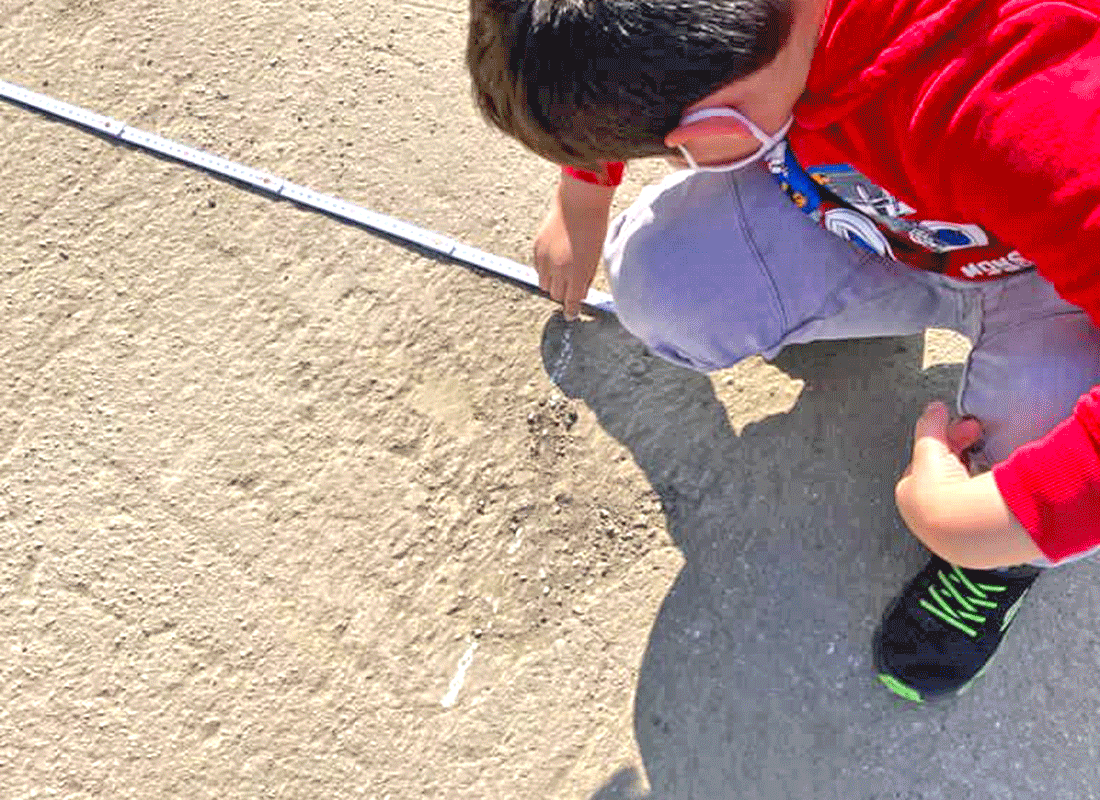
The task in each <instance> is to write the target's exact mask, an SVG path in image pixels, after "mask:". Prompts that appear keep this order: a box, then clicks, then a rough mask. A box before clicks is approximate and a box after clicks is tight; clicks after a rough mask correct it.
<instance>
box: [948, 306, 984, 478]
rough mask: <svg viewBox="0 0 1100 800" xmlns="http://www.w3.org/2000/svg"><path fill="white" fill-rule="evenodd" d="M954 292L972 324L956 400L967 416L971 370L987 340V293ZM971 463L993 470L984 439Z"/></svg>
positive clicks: (974, 453)
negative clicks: (977, 353) (967, 396)
mask: <svg viewBox="0 0 1100 800" xmlns="http://www.w3.org/2000/svg"><path fill="white" fill-rule="evenodd" d="M952 292H953V293H954V294H955V295H956V296H958V297H961V298H962V300H963V303H964V309H963V310H964V312H965V319H966V320H967V322H968V323H970V324H969V325H968V330H967V338H968V339H969V340H970V352H969V353H967V354H966V361H965V363H963V370H962V375H960V376H959V390H958V394H957V396H956V400H955V405H956V406H957V408H958V413H959V414H962V415H966V414H969V413H970V409H969V408H967V407H966V390H967V388H968V387H969V386H970V368H971V365H972V363H973V360H974V354H975V353H976V352H977V351H978V347H979V346H980V345H981V343H982V342H983V340H984V339H985V310H986V293H985V292H984V291H977V292H963V291H961V290H960V289H952ZM971 463H972V465H973V467H974V468H976V469H978V470H979V471H981V472H986V471H988V470H990V469H992V468H993V464H992V463H991V462H990V460H989V456H988V454H987V453H986V452H985V441H984V439H983V440H982V443H981V445H980V446H979V447H977V448H975V449H974V450H973V451H972V452H971ZM972 471H973V469H972Z"/></svg>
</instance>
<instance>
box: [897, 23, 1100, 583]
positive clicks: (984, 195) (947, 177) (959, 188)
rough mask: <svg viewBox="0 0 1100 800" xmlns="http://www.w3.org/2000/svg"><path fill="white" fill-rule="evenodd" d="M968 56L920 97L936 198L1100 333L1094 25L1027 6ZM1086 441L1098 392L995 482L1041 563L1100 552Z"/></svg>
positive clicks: (1098, 40)
mask: <svg viewBox="0 0 1100 800" xmlns="http://www.w3.org/2000/svg"><path fill="white" fill-rule="evenodd" d="M1010 7H1011V6H1010ZM1020 7H1021V6H1019V5H1017V6H1015V8H1017V9H1019V8H1020ZM1002 8H1003V7H1002ZM1002 13H1003V12H1002ZM969 55H970V57H969V58H967V59H964V60H963V61H961V62H960V63H958V64H956V65H955V69H956V72H955V73H954V74H951V73H950V72H949V73H947V75H945V76H944V77H945V78H947V80H945V81H943V82H942V83H941V84H940V85H939V86H938V87H937V88H936V89H935V90H933V91H931V92H929V95H928V96H926V98H925V99H926V101H929V100H930V101H932V102H933V103H934V104H936V105H939V104H940V103H943V105H942V106H940V108H942V109H943V111H942V112H940V113H936V114H933V115H929V117H926V121H930V117H933V116H938V117H939V118H940V120H941V123H940V126H939V128H938V130H936V129H935V126H932V127H929V128H927V129H926V130H925V132H924V136H923V140H924V141H925V143H926V146H927V147H928V148H929V150H932V151H935V152H936V154H937V156H939V158H940V159H941V160H940V163H941V165H943V166H944V167H945V169H944V171H943V172H940V173H939V174H940V175H941V176H943V177H942V180H943V181H944V186H943V190H942V191H943V192H945V193H946V196H950V197H953V198H955V203H956V205H957V206H958V210H959V212H960V218H961V219H970V220H974V221H975V222H977V223H978V224H980V225H981V226H982V227H984V228H986V229H987V230H988V231H989V232H991V233H992V234H993V235H994V236H996V237H997V238H998V239H1000V240H1001V241H1002V242H1007V243H1010V244H1011V245H1012V246H1013V247H1015V248H1017V249H1018V250H1019V251H1020V253H1022V254H1023V255H1024V256H1025V257H1026V258H1028V259H1029V260H1031V261H1033V262H1034V263H1035V264H1036V265H1037V268H1038V270H1039V272H1040V273H1041V274H1042V275H1043V276H1044V277H1046V278H1047V279H1048V280H1049V281H1051V283H1053V284H1054V286H1055V287H1056V288H1057V289H1058V291H1059V293H1060V294H1061V295H1062V297H1064V298H1065V299H1067V300H1069V301H1070V302H1071V303H1074V304H1076V305H1078V306H1080V307H1081V308H1083V309H1084V310H1085V311H1086V312H1087V313H1088V314H1089V316H1090V317H1091V318H1092V320H1093V322H1094V323H1097V324H1100V99H1098V98H1100V70H1098V69H1097V65H1098V64H1100V21H1098V20H1097V18H1096V15H1095V14H1094V13H1092V12H1091V11H1090V10H1088V9H1082V8H1081V7H1074V6H1073V5H1071V4H1068V3H1062V2H1059V3H1037V4H1034V5H1031V6H1025V7H1023V10H1022V11H1018V12H1016V13H1012V14H1009V15H1006V16H1003V17H1002V18H1000V19H995V20H994V21H993V22H992V23H991V25H990V29H989V34H988V37H987V38H986V40H985V41H984V42H983V46H982V47H980V48H975V49H974V50H973V51H971V52H970V54H969ZM948 76H949V77H948ZM951 84H954V85H953V86H951ZM941 92H943V94H941ZM933 98H934V99H933ZM925 108H926V109H927V108H928V106H925ZM944 120H946V122H947V124H946V127H944V126H943V121H944ZM918 125H919V124H918ZM915 127H917V126H915ZM1097 358H1100V353H1098V354H1097ZM1098 442H1100V388H1097V389H1094V390H1093V391H1092V392H1091V393H1090V394H1088V395H1086V396H1085V397H1084V398H1082V399H1081V401H1080V402H1079V403H1078V404H1077V406H1076V409H1075V411H1074V414H1073V416H1072V417H1071V418H1070V419H1068V420H1066V421H1065V422H1063V423H1062V424H1061V425H1059V426H1058V427H1057V428H1055V430H1054V431H1052V432H1051V433H1050V434H1048V435H1047V436H1046V437H1044V438H1043V439H1041V440H1039V441H1038V442H1035V443H1032V444H1030V445H1027V446H1026V447H1023V448H1021V449H1020V450H1018V451H1017V452H1016V453H1014V454H1013V455H1012V456H1011V457H1010V458H1009V459H1008V460H1007V461H1005V462H1004V463H1003V464H1000V465H999V466H998V467H997V468H996V469H995V471H994V476H995V479H996V481H997V485H998V487H999V488H1000V490H1001V493H1002V495H1003V496H1004V498H1005V500H1006V502H1007V503H1008V506H1009V508H1010V509H1011V510H1012V512H1013V514H1015V515H1016V517H1017V518H1018V519H1019V520H1020V522H1021V523H1022V524H1023V525H1024V527H1025V528H1026V529H1027V530H1028V532H1029V533H1030V534H1031V536H1032V538H1033V539H1034V540H1035V543H1036V545H1037V546H1038V547H1039V549H1040V550H1042V551H1043V552H1044V553H1045V554H1046V555H1047V557H1048V558H1050V559H1051V560H1052V561H1057V560H1060V559H1064V558H1066V557H1068V556H1071V555H1074V554H1077V553H1081V552H1083V551H1085V550H1088V549H1090V548H1092V547H1094V546H1096V545H1098V544H1100V445H1098Z"/></svg>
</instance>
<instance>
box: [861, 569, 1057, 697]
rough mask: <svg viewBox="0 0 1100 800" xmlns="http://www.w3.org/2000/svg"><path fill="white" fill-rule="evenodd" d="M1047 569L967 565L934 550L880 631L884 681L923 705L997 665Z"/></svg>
mask: <svg viewBox="0 0 1100 800" xmlns="http://www.w3.org/2000/svg"><path fill="white" fill-rule="evenodd" d="M1040 572H1042V569H1040V568H1039V567H1031V566H1022V567H1013V568H1012V569H1009V570H1004V571H1000V570H992V571H989V570H980V569H961V568H960V567H956V566H953V565H951V564H949V563H948V562H946V561H944V560H943V559H942V558H939V557H938V556H933V557H932V560H931V561H929V562H928V565H927V566H925V568H924V569H922V570H921V571H920V572H919V573H917V576H916V577H915V578H913V580H911V581H910V582H909V584H908V585H907V586H906V587H905V588H904V589H903V590H902V592H901V594H900V595H898V596H897V597H896V598H895V599H894V600H893V602H891V603H890V605H889V606H888V607H887V608H886V612H885V613H884V614H883V616H882V624H881V625H880V626H879V629H878V630H877V631H875V637H874V645H873V646H874V655H875V669H876V670H877V671H878V679H879V680H880V681H882V683H883V684H884V685H885V686H886V688H888V689H889V690H890V691H892V692H894V693H895V694H898V695H900V696H901V697H904V698H905V699H907V700H912V701H914V702H917V703H921V702H924V701H925V700H932V699H936V698H940V697H947V696H950V695H956V694H960V693H961V692H963V691H965V690H966V689H968V688H969V687H970V684H971V683H973V682H974V681H975V680H976V679H977V678H979V677H981V674H982V673H983V672H984V671H985V668H986V667H987V666H988V665H989V661H990V659H991V658H992V657H993V654H994V653H995V652H997V647H998V646H999V645H1000V644H1001V639H1003V638H1004V635H1005V632H1006V631H1007V630H1008V626H1009V625H1010V624H1011V623H1012V620H1013V619H1014V618H1015V616H1016V612H1017V611H1019V609H1020V604H1021V603H1022V602H1023V599H1024V597H1025V596H1026V595H1027V592H1028V589H1030V588H1031V584H1033V583H1034V582H1035V579H1036V578H1037V577H1039V573H1040Z"/></svg>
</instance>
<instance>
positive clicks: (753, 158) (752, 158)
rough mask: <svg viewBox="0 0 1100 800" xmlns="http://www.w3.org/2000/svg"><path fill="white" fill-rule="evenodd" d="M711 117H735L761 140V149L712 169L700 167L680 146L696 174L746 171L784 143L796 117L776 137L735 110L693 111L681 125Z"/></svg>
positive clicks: (706, 109) (710, 109) (686, 150)
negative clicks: (750, 165)
mask: <svg viewBox="0 0 1100 800" xmlns="http://www.w3.org/2000/svg"><path fill="white" fill-rule="evenodd" d="M711 117H733V118H734V119H736V120H737V121H738V122H740V123H741V124H742V125H744V126H745V127H746V128H748V129H749V132H750V133H752V135H753V136H755V137H756V138H757V139H759V140H760V147H759V148H757V150H756V152H754V153H753V154H752V155H749V156H746V157H745V158H742V159H741V160H740V161H734V162H733V163H732V164H716V165H715V166H712V167H706V166H703V167H701V166H699V165H698V164H696V163H695V159H694V158H692V157H691V153H689V152H688V149H687V148H686V147H685V146H684V145H682V144H681V145H678V147H679V148H680V152H681V153H683V156H684V160H685V161H686V162H687V163H688V167H690V168H691V169H693V170H695V171H696V172H734V171H736V170H739V169H744V168H745V167H747V166H749V164H755V163H756V162H757V161H759V160H760V159H762V158H763V157H764V156H766V155H767V154H768V153H770V152H771V151H772V150H773V149H775V147H776V146H777V145H778V144H779V143H780V142H782V141H783V137H784V136H786V135H787V131H789V130H790V129H791V125H793V124H794V117H793V116H791V117H790V119H788V120H787V121H786V122H785V123H784V124H783V127H782V128H780V129H779V130H778V131H776V132H775V135H773V136H769V135H768V134H766V133H764V131H763V130H761V129H760V128H759V127H758V126H757V125H756V123H754V122H753V121H752V120H751V119H749V118H748V117H746V116H745V115H744V114H742V113H741V112H740V111H738V110H737V109H735V108H703V109H700V110H699V111H692V112H691V113H690V114H688V115H687V116H686V117H684V118H683V119H682V120H680V124H681V125H687V124H689V123H692V122H698V121H699V120H701V119H709V118H711Z"/></svg>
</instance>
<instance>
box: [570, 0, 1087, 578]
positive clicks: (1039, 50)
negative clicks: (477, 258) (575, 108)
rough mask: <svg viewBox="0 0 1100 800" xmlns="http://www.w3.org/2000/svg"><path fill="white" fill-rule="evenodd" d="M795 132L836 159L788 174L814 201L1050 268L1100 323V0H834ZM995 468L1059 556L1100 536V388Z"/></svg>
mask: <svg viewBox="0 0 1100 800" xmlns="http://www.w3.org/2000/svg"><path fill="white" fill-rule="evenodd" d="M788 141H789V146H790V149H791V151H792V152H793V155H794V157H795V159H796V161H797V162H798V164H802V165H827V166H825V167H820V168H811V170H810V172H809V173H808V174H807V173H805V172H802V173H801V175H800V176H799V178H800V179H801V180H802V185H801V186H800V185H799V182H798V180H796V179H789V178H790V176H789V175H787V174H785V172H784V173H783V174H781V175H780V178H781V180H782V181H783V182H784V184H785V185H786V188H787V189H788V191H790V192H791V193H792V194H793V195H794V196H795V198H796V200H797V201H798V202H799V203H800V205H808V206H809V207H808V208H806V209H805V210H807V211H809V212H811V213H818V215H819V216H820V215H821V214H822V213H825V214H827V211H828V209H829V207H830V205H832V204H834V203H835V204H838V205H840V204H847V205H849V206H853V207H855V208H856V209H859V210H860V211H861V212H864V214H865V215H866V216H867V217H869V218H870V219H871V220H872V221H873V222H875V223H876V225H877V227H878V230H877V232H875V231H874V229H872V233H873V234H874V235H873V236H872V237H870V238H872V239H874V241H864V242H863V243H864V244H867V245H868V246H872V247H873V248H874V249H877V250H878V251H879V252H883V253H886V254H889V255H891V256H893V257H895V258H897V259H899V260H901V261H905V262H907V263H910V264H911V265H913V266H915V267H919V268H921V269H930V270H934V271H937V272H941V273H943V274H947V275H951V276H953V277H958V278H964V279H972V280H984V279H989V278H995V277H997V276H999V275H1002V274H1004V273H1006V272H1012V271H1016V270H1019V269H1024V268H1027V267H1030V266H1032V265H1034V266H1036V267H1037V269H1038V270H1039V272H1040V273H1041V274H1042V275H1043V276H1044V277H1045V278H1047V279H1048V280H1049V281H1051V283H1053V284H1054V286H1055V287H1056V288H1057V289H1058V291H1059V292H1060V293H1061V295H1062V296H1063V297H1064V298H1065V299H1067V300H1068V301H1070V302H1072V303H1074V304H1076V305H1079V306H1080V307H1082V308H1083V309H1085V311H1086V312H1088V314H1089V315H1090V317H1091V318H1092V320H1093V321H1094V322H1095V323H1097V324H1100V269H1098V265H1097V261H1098V260H1100V0H1074V2H1052V1H1051V0H1013V1H1010V2H1003V1H998V0H901V2H887V1H886V0H832V2H831V3H830V5H829V8H828V10H827V12H826V18H825V22H824V25H823V28H822V33H821V38H820V40H819V42H818V45H817V48H816V50H815V52H814V60H813V64H812V68H811V71H810V75H809V79H808V81H807V86H806V92H805V94H804V95H803V96H802V99H801V100H800V101H799V103H798V105H797V106H796V107H795V125H794V127H793V128H792V129H791V131H790V134H789V137H788ZM772 169H773V172H776V171H779V170H777V168H776V165H772ZM570 172H572V174H574V175H576V176H577V177H580V178H582V179H587V180H592V181H594V182H600V183H604V184H605V185H615V184H617V183H618V182H619V177H620V175H621V165H614V164H613V165H609V167H608V171H607V173H606V174H605V175H602V176H599V175H593V174H592V173H578V172H576V171H572V170H570ZM807 181H809V182H807ZM821 187H824V191H821ZM801 188H807V189H810V190H811V191H809V192H802V191H800V189H801ZM807 195H810V196H809V197H808V196H807ZM823 198H824V199H823ZM815 204H821V207H820V209H818V208H815ZM860 236H861V237H862V238H868V237H866V231H865V230H864V229H861V233H860ZM1097 357H1098V358H1100V353H1098V354H1097ZM994 477H995V479H996V481H997V485H998V487H999V488H1000V490H1001V493H1002V495H1003V496H1004V498H1005V500H1006V502H1007V503H1008V506H1009V508H1010V509H1011V510H1012V512H1013V513H1014V514H1015V515H1016V517H1017V518H1018V519H1019V520H1020V521H1021V523H1023V525H1024V527H1025V528H1027V530H1028V531H1029V532H1030V534H1031V536H1032V538H1033V539H1034V540H1035V543H1036V545H1037V546H1038V547H1039V549H1040V550H1042V552H1043V553H1044V554H1045V555H1046V556H1047V557H1048V558H1049V559H1051V560H1052V561H1058V560H1061V559H1064V558H1066V557H1068V556H1071V555H1074V554H1077V553H1080V552H1083V551H1085V550H1088V549H1090V548H1092V547H1095V546H1097V545H1100V387H1097V388H1094V389H1093V390H1092V391H1091V392H1090V393H1089V394H1088V395H1086V396H1085V397H1083V398H1082V399H1081V401H1080V402H1079V403H1078V404H1077V407H1076V409H1075V411H1074V414H1073V416H1072V417H1071V418H1070V419H1068V420H1066V421H1065V422H1063V423H1062V424H1061V425H1059V426H1058V427H1057V428H1056V429H1055V430H1054V431H1052V432H1051V433H1050V434H1048V435H1047V436H1046V437H1045V438H1044V439H1042V440H1040V441H1038V442H1035V443H1032V444H1030V445H1027V446H1025V447H1022V448H1020V449H1019V450H1017V451H1016V452H1015V453H1013V454H1012V456H1010V457H1009V458H1008V459H1007V460H1006V461H1004V462H1002V463H1001V464H998V465H997V466H996V467H995V468H994Z"/></svg>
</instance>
